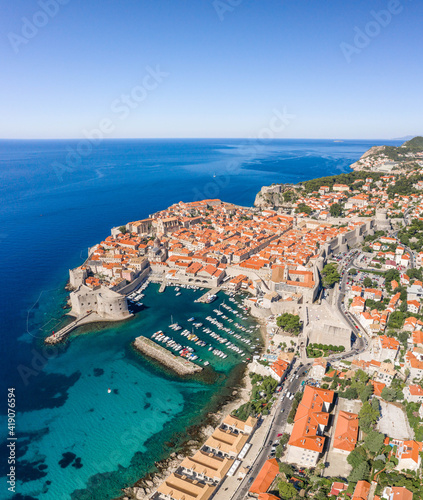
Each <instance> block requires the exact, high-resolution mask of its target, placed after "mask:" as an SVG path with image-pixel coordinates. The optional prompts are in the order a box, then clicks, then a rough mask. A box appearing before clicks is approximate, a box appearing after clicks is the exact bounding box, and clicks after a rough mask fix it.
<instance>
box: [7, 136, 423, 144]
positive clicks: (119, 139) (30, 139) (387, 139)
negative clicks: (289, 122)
mask: <svg viewBox="0 0 423 500" xmlns="http://www.w3.org/2000/svg"><path fill="white" fill-rule="evenodd" d="M422 135H423V134H422ZM418 136H419V134H416V135H412V134H410V135H407V136H404V137H400V138H387V137H370V138H366V137H352V138H345V137H273V138H264V139H262V138H259V137H217V136H216V137H105V138H102V139H95V140H94V141H98V142H99V143H100V142H103V141H154V140H157V141H161V140H190V141H191V140H205V139H214V140H221V141H223V140H225V141H232V140H240V141H260V142H271V141H283V140H287V141H288V140H291V141H292V140H301V141H303V140H304V141H305V140H317V141H401V140H404V138H405V137H418ZM82 140H90V139H89V138H87V137H26V138H24V137H0V141H82Z"/></svg>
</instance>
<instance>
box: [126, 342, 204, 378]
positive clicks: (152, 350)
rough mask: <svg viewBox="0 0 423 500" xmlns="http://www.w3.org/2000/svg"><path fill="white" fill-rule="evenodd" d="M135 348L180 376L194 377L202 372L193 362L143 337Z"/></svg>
mask: <svg viewBox="0 0 423 500" xmlns="http://www.w3.org/2000/svg"><path fill="white" fill-rule="evenodd" d="M134 347H135V349H137V350H138V351H140V352H142V353H143V354H144V355H146V356H148V357H149V358H152V359H155V360H156V361H158V362H159V363H161V364H162V365H163V366H166V367H167V368H170V369H171V370H173V371H174V372H176V373H177V374H178V375H181V376H183V375H193V374H194V373H197V372H201V371H202V368H201V366H198V365H196V364H195V363H191V361H188V360H187V359H184V358H181V357H180V356H175V355H174V354H172V353H171V352H170V351H168V350H167V349H165V348H164V347H162V346H160V345H158V344H156V343H155V342H154V341H152V340H151V339H148V338H147V337H143V336H142V335H141V336H140V337H137V338H136V339H135V340H134Z"/></svg>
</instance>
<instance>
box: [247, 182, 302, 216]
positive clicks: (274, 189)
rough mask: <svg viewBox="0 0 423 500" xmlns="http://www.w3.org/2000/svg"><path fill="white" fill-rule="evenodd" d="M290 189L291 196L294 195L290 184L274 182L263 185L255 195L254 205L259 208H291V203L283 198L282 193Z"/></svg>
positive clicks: (293, 196) (294, 191)
mask: <svg viewBox="0 0 423 500" xmlns="http://www.w3.org/2000/svg"><path fill="white" fill-rule="evenodd" d="M288 191H291V192H292V198H295V197H296V190H295V189H294V188H293V186H292V185H286V184H275V185H272V186H263V187H262V188H261V189H260V191H259V192H258V193H257V195H256V199H255V200H254V206H255V207H260V208H272V207H275V208H279V207H281V208H282V207H283V208H285V209H287V210H289V209H290V208H292V203H290V202H289V201H287V200H286V199H284V193H286V192H288Z"/></svg>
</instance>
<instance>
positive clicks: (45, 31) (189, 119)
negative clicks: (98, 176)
mask: <svg viewBox="0 0 423 500" xmlns="http://www.w3.org/2000/svg"><path fill="white" fill-rule="evenodd" d="M43 4H44V9H45V10H43V9H42V5H43ZM0 8H1V12H2V16H1V18H0V70H1V78H0V110H1V117H2V119H1V120H0V137H1V138H78V137H84V135H87V134H90V133H91V131H92V130H94V129H98V128H99V127H100V128H101V129H102V132H101V133H102V134H103V136H104V137H146V138H149V137H257V136H262V137H286V138H386V139H389V138H396V137H402V136H405V135H409V134H418V133H419V134H423V130H422V128H423V127H422V119H421V117H422V116H423V99H422V97H421V94H422V91H421V89H422V82H423V66H422V64H421V54H422V53H423V34H422V29H421V19H422V18H423V4H422V2H418V1H416V0H414V1H413V0H381V1H379V0H374V1H368V0H343V1H339V0H266V1H259V0H222V1H219V0H124V1H122V2H119V1H117V0H90V1H86V0H36V1H34V0H15V1H13V2H10V1H9V0H0ZM46 11H48V12H49V13H45V12H46ZM380 11H384V13H383V14H382V15H378V13H380ZM389 11H390V12H389ZM387 12H389V13H388V14H387ZM151 75H153V76H151ZM278 113H281V114H282V115H283V114H284V113H285V115H289V116H288V117H285V118H284V119H283V121H281V120H280V119H278V118H277V117H278V116H280V115H278ZM275 117H276V118H275Z"/></svg>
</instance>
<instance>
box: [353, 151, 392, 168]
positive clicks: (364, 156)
mask: <svg viewBox="0 0 423 500" xmlns="http://www.w3.org/2000/svg"><path fill="white" fill-rule="evenodd" d="M385 147H386V146H373V147H371V148H370V149H368V150H367V151H366V152H365V153H364V154H362V155H361V157H360V160H362V159H364V158H367V157H368V156H372V155H376V154H379V153H382V152H383V150H384V149H385ZM350 167H351V168H352V169H353V170H355V171H360V170H366V167H365V166H364V165H363V164H361V163H358V161H356V162H355V163H353V164H352V165H350Z"/></svg>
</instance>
